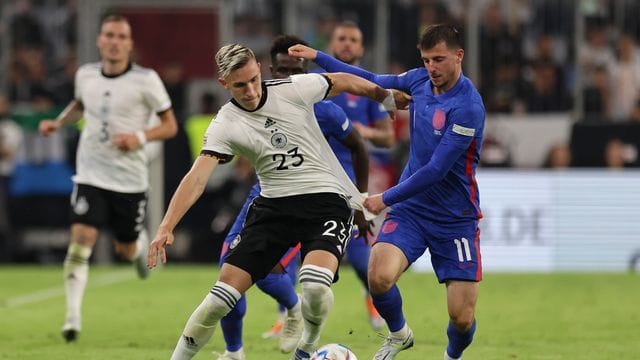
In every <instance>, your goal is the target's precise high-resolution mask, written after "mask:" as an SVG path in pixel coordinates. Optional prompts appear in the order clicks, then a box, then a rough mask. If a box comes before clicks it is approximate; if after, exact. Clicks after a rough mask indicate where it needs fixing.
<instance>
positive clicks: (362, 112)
mask: <svg viewBox="0 0 640 360" xmlns="http://www.w3.org/2000/svg"><path fill="white" fill-rule="evenodd" d="M329 52H330V53H331V54H332V55H333V57H335V58H336V59H338V60H340V61H342V62H344V63H347V64H350V65H353V66H360V60H361V59H362V57H363V56H364V40H363V36H362V31H361V30H360V28H359V27H358V25H357V24H356V23H354V22H352V21H343V22H341V23H339V24H338V25H337V26H336V27H335V28H334V30H333V32H332V34H331V39H330V42H329ZM331 101H333V102H334V103H335V104H337V105H339V106H340V107H341V108H342V109H343V110H344V112H345V113H346V114H347V117H349V119H350V120H351V121H352V122H353V126H354V127H355V128H356V129H357V130H358V132H359V133H360V135H361V136H362V137H363V138H364V139H365V140H368V141H369V145H370V146H369V155H370V156H369V158H370V162H369V192H374V193H376V192H381V191H383V190H385V189H387V188H389V187H390V186H393V185H394V184H395V183H396V180H397V173H396V167H395V163H394V161H393V158H392V156H391V149H392V148H393V146H394V145H395V132H394V130H393V125H392V123H391V118H390V117H389V114H388V113H387V112H386V111H384V108H382V107H381V106H380V104H379V103H377V102H375V101H372V100H371V99H368V98H366V97H361V96H357V95H352V94H349V93H342V94H340V95H338V96H336V97H334V98H331ZM365 236H366V233H361V234H360V236H359V237H356V238H354V239H353V240H352V241H351V242H349V245H347V254H346V256H347V260H348V261H349V263H350V264H351V266H352V267H353V269H354V270H355V271H356V274H357V275H358V278H359V279H360V281H361V282H362V284H363V285H364V287H365V288H366V289H368V288H369V286H368V281H367V266H368V264H369V253H370V251H371V245H370V243H369V241H367V240H368V239H366V238H365ZM371 240H373V238H372V239H371ZM365 305H366V309H367V312H368V314H369V322H370V323H371V326H372V327H373V328H374V329H375V330H380V329H382V328H383V327H384V326H385V322H384V319H382V317H380V314H378V311H377V310H376V308H375V307H374V306H373V302H372V299H371V296H370V295H369V293H368V291H367V292H366V297H365Z"/></svg>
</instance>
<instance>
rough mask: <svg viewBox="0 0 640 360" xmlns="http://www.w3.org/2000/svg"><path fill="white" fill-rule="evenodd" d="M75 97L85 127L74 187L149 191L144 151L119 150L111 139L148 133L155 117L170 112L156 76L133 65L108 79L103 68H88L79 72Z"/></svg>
mask: <svg viewBox="0 0 640 360" xmlns="http://www.w3.org/2000/svg"><path fill="white" fill-rule="evenodd" d="M75 98H76V100H78V101H80V102H82V104H83V106H84V119H85V125H84V129H83V130H82V133H81V135H80V143H79V145H78V153H77V157H76V168H77V173H76V175H75V176H74V177H73V180H74V182H76V183H78V184H87V185H92V186H95V187H99V188H102V189H106V190H111V191H117V192H123V193H135V192H144V191H146V190H147V189H148V187H149V176H148V164H147V162H148V159H147V156H146V154H145V152H144V150H143V148H140V149H137V150H132V151H121V150H118V149H117V148H116V147H115V146H114V145H113V143H112V138H113V136H114V135H115V134H118V133H133V132H136V131H140V130H144V129H146V128H147V127H148V125H149V121H150V119H151V118H152V116H154V114H156V113H160V112H163V111H165V110H168V109H169V108H171V100H170V99H169V95H168V94H167V90H166V89H165V87H164V85H163V84H162V81H161V80H160V77H159V76H158V74H157V73H156V72H155V71H154V70H152V69H148V68H144V67H141V66H138V65H130V67H129V68H128V69H127V70H126V71H125V72H124V73H122V74H120V75H117V76H107V75H104V74H103V73H102V65H101V63H90V64H85V65H83V66H82V67H80V69H78V71H77V73H76V78H75Z"/></svg>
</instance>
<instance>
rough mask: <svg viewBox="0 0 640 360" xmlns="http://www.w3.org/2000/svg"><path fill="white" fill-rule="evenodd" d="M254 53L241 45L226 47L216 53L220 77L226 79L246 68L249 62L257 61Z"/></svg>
mask: <svg viewBox="0 0 640 360" xmlns="http://www.w3.org/2000/svg"><path fill="white" fill-rule="evenodd" d="M255 58H256V56H255V55H254V54H253V51H251V49H249V48H248V47H246V46H242V45H240V44H229V45H225V46H223V47H221V48H220V50H218V52H217V53H216V65H218V76H220V77H221V78H223V79H224V78H226V77H227V76H229V74H230V73H231V72H232V71H233V70H236V69H239V68H241V67H243V66H245V65H246V64H247V63H248V62H249V60H251V59H255Z"/></svg>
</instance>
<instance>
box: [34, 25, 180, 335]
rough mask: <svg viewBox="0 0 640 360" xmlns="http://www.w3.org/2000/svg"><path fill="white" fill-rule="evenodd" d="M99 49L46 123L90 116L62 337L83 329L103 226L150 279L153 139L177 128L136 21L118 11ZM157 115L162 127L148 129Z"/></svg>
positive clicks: (45, 126) (76, 192) (77, 179)
mask: <svg viewBox="0 0 640 360" xmlns="http://www.w3.org/2000/svg"><path fill="white" fill-rule="evenodd" d="M97 46H98V49H99V50H100V57H101V61H100V62H96V63H89V64H85V65H83V66H82V67H80V68H79V69H78V71H77V73H76V77H75V99H74V100H72V101H71V103H69V105H68V106H67V107H66V108H65V109H64V110H63V111H62V113H60V115H58V117H57V118H56V119H55V120H43V121H41V122H40V125H39V130H40V133H41V134H42V135H44V136H48V135H49V134H51V133H53V132H55V131H57V130H58V129H60V128H62V127H63V126H64V125H67V124H72V123H75V122H77V121H78V120H79V119H80V118H81V117H84V119H85V121H86V123H85V127H84V130H83V131H82V134H81V136H80V143H79V145H78V152H77V157H76V165H77V166H76V170H77V173H76V174H75V176H74V177H73V181H74V183H75V185H74V189H73V193H72V194H71V241H70V243H69V248H68V249H67V256H66V258H65V260H64V270H63V274H64V285H65V293H66V300H67V315H66V320H65V323H64V326H63V328H62V335H63V337H64V338H65V339H66V340H67V341H74V340H75V339H76V338H77V337H78V334H79V332H80V330H81V307H82V298H83V296H84V291H85V287H86V285H87V280H88V276H89V258H90V257H91V252H92V249H93V246H94V245H95V243H96V240H97V238H98V231H99V229H100V228H102V227H105V226H109V227H110V228H111V229H112V230H113V233H114V236H115V250H116V253H118V254H119V255H120V256H122V257H123V258H125V259H127V260H129V261H133V262H134V263H135V265H136V269H137V271H138V275H139V276H140V277H141V278H146V277H147V276H148V269H147V267H146V261H145V260H146V257H145V255H146V253H147V246H148V236H147V234H146V230H145V229H144V224H143V221H144V218H145V210H146V203H147V195H146V192H147V189H148V188H149V179H148V178H149V176H148V164H147V162H148V161H147V156H146V154H145V152H144V149H143V146H144V144H145V143H146V142H147V141H152V140H164V139H168V138H171V137H173V136H174V135H175V134H176V131H177V125H176V119H175V117H174V115H173V110H172V109H171V101H170V99H169V95H168V94H167V91H166V90H165V87H164V85H163V84H162V81H161V80H160V77H159V76H158V74H157V73H156V72H155V71H153V70H151V69H147V68H143V67H141V66H138V65H136V64H133V63H132V62H131V58H130V55H131V50H132V49H133V40H132V37H131V26H130V24H129V22H128V21H127V19H126V18H124V17H122V16H120V15H109V16H107V17H105V18H104V20H103V21H102V23H101V28H100V33H99V34H98V39H97ZM154 114H157V115H158V116H159V118H160V123H159V125H157V126H155V127H151V128H148V126H149V120H150V119H151V117H152V116H153V115H154Z"/></svg>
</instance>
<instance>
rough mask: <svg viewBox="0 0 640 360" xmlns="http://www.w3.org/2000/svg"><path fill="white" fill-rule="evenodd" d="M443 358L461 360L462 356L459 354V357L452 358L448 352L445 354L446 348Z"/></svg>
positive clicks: (445, 359)
mask: <svg viewBox="0 0 640 360" xmlns="http://www.w3.org/2000/svg"><path fill="white" fill-rule="evenodd" d="M444 360H462V356H460V357H459V358H452V357H451V356H449V354H447V349H444Z"/></svg>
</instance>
